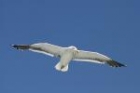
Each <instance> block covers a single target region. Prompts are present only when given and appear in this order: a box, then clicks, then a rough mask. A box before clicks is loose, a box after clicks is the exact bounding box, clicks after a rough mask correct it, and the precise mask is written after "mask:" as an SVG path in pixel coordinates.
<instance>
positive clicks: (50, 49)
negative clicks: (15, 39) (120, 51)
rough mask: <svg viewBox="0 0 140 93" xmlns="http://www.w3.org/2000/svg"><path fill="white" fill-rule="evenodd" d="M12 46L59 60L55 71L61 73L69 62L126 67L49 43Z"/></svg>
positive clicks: (72, 48)
mask: <svg viewBox="0 0 140 93" xmlns="http://www.w3.org/2000/svg"><path fill="white" fill-rule="evenodd" d="M12 46H13V47H14V48H16V49H18V50H31V51H33V52H38V53H43V54H46V55H48V56H51V57H58V58H60V61H59V62H58V63H57V64H56V66H55V68H56V70H58V71H62V72H66V71H68V65H69V63H70V61H81V62H82V61H83V62H92V63H100V64H108V65H109V66H111V67H125V66H126V65H124V64H122V63H119V62H117V61H115V60H113V59H112V58H110V57H108V56H105V55H103V54H100V53H97V52H91V51H84V50H79V49H77V48H76V47H75V46H69V47H61V46H57V45H53V44H50V43H35V44H31V45H22V44H19V45H16V44H14V45H12Z"/></svg>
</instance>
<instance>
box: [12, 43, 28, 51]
mask: <svg viewBox="0 0 140 93" xmlns="http://www.w3.org/2000/svg"><path fill="white" fill-rule="evenodd" d="M12 47H14V48H16V49H17V50H19V49H20V50H27V49H29V48H30V45H15V44H13V45H12Z"/></svg>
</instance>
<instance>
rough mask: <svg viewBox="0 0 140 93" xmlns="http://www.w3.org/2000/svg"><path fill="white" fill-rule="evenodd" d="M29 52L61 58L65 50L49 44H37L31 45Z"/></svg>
mask: <svg viewBox="0 0 140 93" xmlns="http://www.w3.org/2000/svg"><path fill="white" fill-rule="evenodd" d="M29 50H31V51H33V52H38V53H43V54H46V55H48V56H51V57H54V56H56V57H60V56H61V54H62V52H63V51H64V48H63V47H60V46H57V45H52V44H49V43H36V44H32V45H30V48H29Z"/></svg>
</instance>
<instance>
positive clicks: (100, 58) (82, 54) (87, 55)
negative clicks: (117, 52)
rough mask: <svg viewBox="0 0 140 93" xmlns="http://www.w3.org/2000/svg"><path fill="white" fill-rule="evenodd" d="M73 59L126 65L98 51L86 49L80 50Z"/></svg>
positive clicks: (111, 64)
mask: <svg viewBox="0 0 140 93" xmlns="http://www.w3.org/2000/svg"><path fill="white" fill-rule="evenodd" d="M73 60H75V61H85V62H93V63H101V64H104V63H107V64H108V65H110V66H112V67H121V66H125V65H123V64H121V63H119V62H116V61H114V60H112V59H111V58H109V57H107V56H105V55H103V54H100V53H98V52H90V51H84V50H79V52H78V53H77V54H76V55H75V57H74V59H73Z"/></svg>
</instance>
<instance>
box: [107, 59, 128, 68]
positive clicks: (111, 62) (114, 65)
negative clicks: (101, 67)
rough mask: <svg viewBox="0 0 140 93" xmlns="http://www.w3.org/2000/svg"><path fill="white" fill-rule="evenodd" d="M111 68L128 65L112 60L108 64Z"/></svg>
mask: <svg viewBox="0 0 140 93" xmlns="http://www.w3.org/2000/svg"><path fill="white" fill-rule="evenodd" d="M107 63H108V64H109V65H110V66H111V67H127V65H124V64H122V63H119V62H117V61H115V60H110V61H108V62H107Z"/></svg>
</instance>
